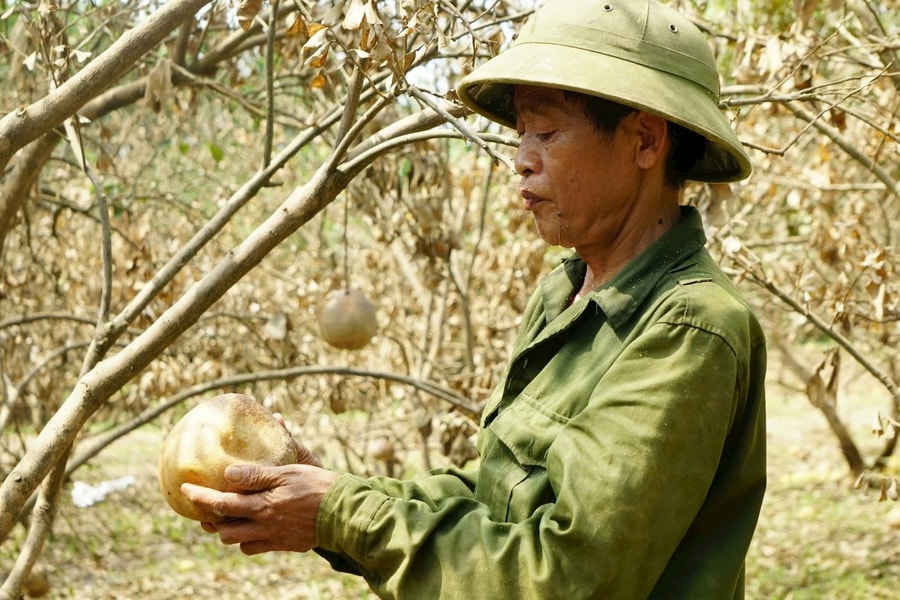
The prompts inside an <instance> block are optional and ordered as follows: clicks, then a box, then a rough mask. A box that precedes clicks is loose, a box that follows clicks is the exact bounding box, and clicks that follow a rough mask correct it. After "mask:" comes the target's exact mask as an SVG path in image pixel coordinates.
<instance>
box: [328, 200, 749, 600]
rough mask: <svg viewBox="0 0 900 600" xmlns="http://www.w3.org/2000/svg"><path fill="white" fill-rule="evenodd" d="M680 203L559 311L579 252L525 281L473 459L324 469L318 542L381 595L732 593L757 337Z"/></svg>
mask: <svg viewBox="0 0 900 600" xmlns="http://www.w3.org/2000/svg"><path fill="white" fill-rule="evenodd" d="M683 213H684V218H683V219H682V220H681V222H680V223H679V224H678V225H676V226H675V227H673V228H672V229H670V230H669V231H668V232H667V233H666V234H665V235H664V236H663V237H661V238H660V239H659V240H657V241H656V242H655V243H654V244H653V245H652V246H651V247H649V248H648V249H647V250H645V251H644V252H643V253H642V254H641V255H640V256H638V257H637V258H635V259H634V260H632V261H631V263H629V264H628V265H626V266H625V267H624V268H623V269H622V270H621V271H620V272H619V273H617V274H616V276H615V277H614V279H613V280H612V281H610V282H609V283H608V284H606V285H603V286H601V287H599V288H597V289H596V290H594V291H593V292H592V293H591V294H589V295H587V296H585V297H583V298H581V299H579V300H578V301H576V302H574V303H573V304H571V305H570V303H569V299H570V298H572V297H573V294H574V293H575V291H577V290H578V289H579V287H580V284H581V282H582V281H583V276H584V272H585V265H584V263H582V262H581V261H580V260H579V259H577V258H574V257H573V258H571V259H569V260H567V261H565V262H564V264H562V265H561V266H560V267H559V268H557V269H555V270H554V271H553V272H551V273H550V274H549V275H548V276H546V277H545V278H544V279H543V280H542V281H541V284H540V288H539V289H538V290H537V291H536V293H535V294H534V296H533V297H532V298H531V300H530V302H529V304H528V307H527V308H526V310H525V313H524V315H523V322H522V326H521V329H520V332H519V335H518V338H517V339H516V341H515V344H514V346H513V350H512V356H511V359H510V361H509V365H508V367H507V370H506V373H505V375H504V376H503V378H502V379H501V381H500V382H499V384H498V386H497V388H496V389H495V390H494V392H493V394H492V395H491V397H490V398H489V400H488V402H487V404H486V407H485V410H484V414H483V417H482V423H481V424H482V430H481V433H480V435H479V441H478V450H479V455H480V461H479V466H478V468H477V469H476V470H473V471H468V472H463V471H459V470H454V469H448V470H441V471H435V472H432V473H430V474H428V475H425V476H423V477H420V478H418V479H415V480H412V481H397V480H393V479H387V478H372V479H362V478H359V477H355V476H351V475H342V476H341V477H340V478H338V480H337V481H336V482H335V483H334V484H333V485H332V487H331V488H330V489H329V491H328V493H327V494H326V495H325V498H324V500H323V502H322V504H321V507H320V508H319V512H318V515H317V523H316V534H317V540H318V543H319V546H320V548H319V550H318V551H319V552H320V553H321V554H323V555H325V556H326V557H328V558H329V559H330V560H332V564H334V565H335V566H336V567H337V568H345V569H348V570H354V571H357V572H360V573H362V574H363V575H364V576H365V578H366V580H367V581H368V583H369V585H370V586H371V587H372V589H373V590H375V592H376V593H377V594H378V595H379V596H381V597H383V598H409V599H414V600H432V599H438V598H459V599H466V600H470V599H478V598H485V599H492V600H503V599H507V598H508V599H517V600H524V599H535V600H537V599H540V600H548V599H551V598H561V599H566V600H577V599H579V598H602V599H604V600H608V599H614V598H622V599H626V600H635V599H639V598H665V599H666V600H672V599H678V598H684V599H691V600H696V599H714V600H719V599H730V598H742V597H743V595H744V559H745V555H746V553H747V548H748V546H749V544H750V539H751V537H752V535H753V531H754V529H755V527H756V522H757V518H758V515H759V509H760V505H761V503H762V498H763V493H764V490H765V477H766V475H765V420H764V416H765V409H764V389H763V383H764V378H765V362H766V350H765V340H764V336H763V333H762V331H761V329H760V326H759V323H758V322H757V320H756V318H755V317H754V315H753V312H752V311H751V309H750V308H749V307H748V305H747V304H746V303H745V302H744V301H743V300H742V299H741V298H740V296H739V294H738V293H737V291H736V290H735V288H734V287H733V286H732V284H731V282H730V281H729V280H728V277H727V276H726V275H725V274H724V273H722V271H721V270H720V269H719V268H718V266H717V265H716V264H715V262H714V261H713V259H712V258H711V257H710V256H709V254H708V253H707V251H706V250H705V248H704V244H705V241H706V240H705V236H704V234H703V226H702V223H701V220H700V217H699V215H698V213H697V212H696V211H694V210H693V209H690V208H684V209H683Z"/></svg>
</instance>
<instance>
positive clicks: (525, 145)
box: [515, 135, 540, 175]
mask: <svg viewBox="0 0 900 600" xmlns="http://www.w3.org/2000/svg"><path fill="white" fill-rule="evenodd" d="M528 138H529V136H527V135H523V136H522V139H521V140H519V148H518V149H517V150H516V160H515V167H516V173H517V174H519V175H531V174H533V173H536V172H538V170H540V160H539V159H538V154H537V152H536V151H535V148H534V143H533V142H532V141H531V140H529V139H528Z"/></svg>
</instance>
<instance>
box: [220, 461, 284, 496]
mask: <svg viewBox="0 0 900 600" xmlns="http://www.w3.org/2000/svg"><path fill="white" fill-rule="evenodd" d="M225 479H227V480H228V481H229V482H231V483H233V484H234V485H235V486H236V487H238V488H240V489H242V490H244V491H248V492H259V491H262V490H268V489H271V488H273V487H276V486H277V485H278V481H277V472H275V470H274V469H273V468H272V467H263V466H259V465H250V464H239V465H228V466H227V467H225Z"/></svg>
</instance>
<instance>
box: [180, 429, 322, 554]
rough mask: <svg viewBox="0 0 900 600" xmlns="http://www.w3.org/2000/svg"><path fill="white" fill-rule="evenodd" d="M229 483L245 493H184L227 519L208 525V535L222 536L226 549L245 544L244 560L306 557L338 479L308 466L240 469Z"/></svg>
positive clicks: (194, 488) (232, 470) (186, 487)
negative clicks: (269, 555)
mask: <svg viewBox="0 0 900 600" xmlns="http://www.w3.org/2000/svg"><path fill="white" fill-rule="evenodd" d="M298 446H299V445H298ZM303 449H305V448H303ZM307 453H309V451H308V450H307ZM309 456H310V457H312V458H313V459H315V457H314V456H312V454H309ZM307 461H309V458H307ZM309 462H311V461H309ZM316 462H318V461H316ZM225 477H226V478H227V479H228V480H229V481H230V482H231V483H233V484H234V485H236V486H237V487H238V488H240V489H241V490H243V493H232V492H219V491H217V490H213V489H210V488H205V487H202V486H198V485H193V484H190V483H185V484H183V485H182V486H181V491H182V493H184V495H185V496H187V498H188V499H189V500H190V501H191V502H193V503H194V504H196V505H197V506H198V507H201V508H205V509H208V510H211V511H213V512H214V513H216V514H219V515H222V516H224V517H228V519H226V520H225V521H222V522H218V523H203V524H202V527H203V529H204V530H205V531H207V532H209V533H218V534H219V538H220V539H221V540H222V542H223V543H225V544H240V546H241V551H242V552H243V553H244V554H259V553H261V552H269V551H272V550H289V551H295V552H306V551H307V550H311V549H312V548H315V547H316V514H317V513H318V511H319V505H320V504H321V502H322V498H323V497H324V496H325V492H326V491H328V488H329V487H330V486H331V484H332V482H334V480H335V479H337V477H338V475H337V473H333V472H331V471H327V470H325V469H322V468H320V467H318V466H313V465H311V464H308V463H307V464H296V465H286V466H283V467H264V466H258V465H249V464H240V465H231V466H229V467H228V468H227V469H225Z"/></svg>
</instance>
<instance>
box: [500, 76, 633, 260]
mask: <svg viewBox="0 0 900 600" xmlns="http://www.w3.org/2000/svg"><path fill="white" fill-rule="evenodd" d="M513 104H514V106H515V109H516V129H517V131H518V133H519V138H520V145H519V149H518V151H517V153H516V161H515V162H516V172H517V173H518V174H519V175H521V177H522V179H521V183H520V186H519V187H520V192H521V194H522V198H523V199H524V201H525V209H526V210H528V211H531V213H532V214H533V215H534V220H535V224H536V225H537V229H538V232H539V233H540V235H541V237H542V238H543V239H544V240H545V241H547V242H548V243H550V244H554V245H559V246H565V247H570V248H576V249H581V248H587V247H588V246H596V245H598V244H599V245H604V244H610V243H615V241H614V240H615V237H616V236H617V235H619V234H620V233H621V232H622V229H623V228H624V227H626V226H627V221H628V218H629V213H630V212H631V210H632V208H633V206H632V205H633V203H634V200H635V199H636V197H637V195H638V189H637V186H638V180H637V178H636V171H637V169H636V168H635V165H634V160H633V158H634V146H633V143H632V138H630V137H629V136H628V135H626V134H625V133H623V131H622V130H623V127H622V126H621V125H620V127H619V128H618V129H616V131H615V132H613V133H612V134H611V135H610V136H604V135H602V134H601V133H599V132H597V131H596V130H595V128H594V127H593V125H592V124H591V123H590V122H589V121H588V119H587V117H586V116H585V114H584V111H583V110H582V109H581V108H580V107H578V106H576V105H573V104H572V103H570V102H569V101H567V100H566V98H565V95H564V94H563V92H562V91H561V90H557V89H552V88H543V87H535V86H516V89H515V93H514V96H513ZM629 119H630V117H626V119H625V121H623V124H625V123H626V122H627V121H628V120H629ZM624 129H626V130H627V127H625V128H624Z"/></svg>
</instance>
